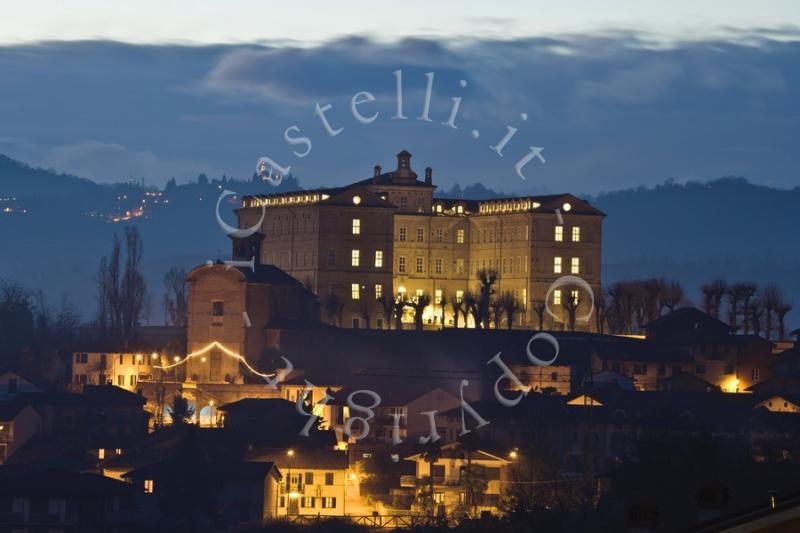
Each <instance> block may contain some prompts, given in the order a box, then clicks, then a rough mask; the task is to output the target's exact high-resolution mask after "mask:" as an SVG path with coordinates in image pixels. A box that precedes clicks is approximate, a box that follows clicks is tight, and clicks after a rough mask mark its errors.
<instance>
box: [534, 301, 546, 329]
mask: <svg viewBox="0 0 800 533" xmlns="http://www.w3.org/2000/svg"><path fill="white" fill-rule="evenodd" d="M545 311H547V305H545V303H544V301H543V300H536V301H534V302H533V312H534V313H536V318H537V319H538V320H539V331H542V330H544V313H545Z"/></svg>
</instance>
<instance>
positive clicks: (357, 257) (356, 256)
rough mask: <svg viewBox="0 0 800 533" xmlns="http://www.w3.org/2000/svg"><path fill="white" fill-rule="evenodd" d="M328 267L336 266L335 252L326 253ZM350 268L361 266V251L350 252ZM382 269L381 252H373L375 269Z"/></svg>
mask: <svg viewBox="0 0 800 533" xmlns="http://www.w3.org/2000/svg"><path fill="white" fill-rule="evenodd" d="M328 265H329V266H335V265H336V251H335V250H329V251H328ZM350 266H353V267H357V266H361V250H351V251H350ZM381 267H383V250H375V268H381Z"/></svg>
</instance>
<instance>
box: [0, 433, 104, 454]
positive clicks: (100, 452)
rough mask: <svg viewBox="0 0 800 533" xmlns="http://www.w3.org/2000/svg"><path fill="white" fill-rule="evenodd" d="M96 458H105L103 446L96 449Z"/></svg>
mask: <svg viewBox="0 0 800 533" xmlns="http://www.w3.org/2000/svg"><path fill="white" fill-rule="evenodd" d="M0 428H2V426H0ZM97 458H98V459H100V460H103V459H105V458H106V451H105V449H103V448H100V449H99V450H97Z"/></svg>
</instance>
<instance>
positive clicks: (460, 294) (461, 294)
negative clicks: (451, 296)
mask: <svg viewBox="0 0 800 533" xmlns="http://www.w3.org/2000/svg"><path fill="white" fill-rule="evenodd" d="M463 299H464V291H456V303H459V304H460V303H461V300H463Z"/></svg>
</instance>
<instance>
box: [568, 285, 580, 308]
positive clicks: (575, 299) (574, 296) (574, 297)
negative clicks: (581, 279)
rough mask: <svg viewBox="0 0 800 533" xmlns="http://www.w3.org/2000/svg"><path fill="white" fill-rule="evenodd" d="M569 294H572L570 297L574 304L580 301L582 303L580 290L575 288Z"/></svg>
mask: <svg viewBox="0 0 800 533" xmlns="http://www.w3.org/2000/svg"><path fill="white" fill-rule="evenodd" d="M569 295H570V298H571V299H572V302H573V304H574V305H578V303H580V300H579V299H578V297H579V295H580V293H579V292H578V290H577V289H573V290H572V291H571V292H570V293H569Z"/></svg>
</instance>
